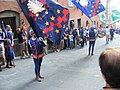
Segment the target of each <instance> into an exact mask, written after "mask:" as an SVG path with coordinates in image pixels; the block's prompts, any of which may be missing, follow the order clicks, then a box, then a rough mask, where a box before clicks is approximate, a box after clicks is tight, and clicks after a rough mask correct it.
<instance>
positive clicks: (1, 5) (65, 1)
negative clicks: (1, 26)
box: [0, 0, 101, 37]
mask: <svg viewBox="0 0 120 90" xmlns="http://www.w3.org/2000/svg"><path fill="white" fill-rule="evenodd" d="M56 1H57V2H58V3H60V4H61V5H63V6H65V7H67V8H68V9H69V10H70V20H69V25H70V24H71V23H72V22H74V25H75V28H77V27H81V26H83V27H86V26H87V25H88V24H89V25H90V26H93V25H95V26H96V27H100V25H101V22H100V17H99V16H98V15H97V16H95V17H93V18H92V19H89V18H88V17H87V16H86V15H84V14H83V13H82V12H81V10H80V9H79V8H77V7H76V6H75V5H73V3H72V2H71V0H56ZM2 20H4V21H5V24H10V25H11V26H12V29H13V32H14V33H16V28H17V27H19V26H20V24H21V21H22V20H24V21H25V22H26V24H27V26H29V24H28V22H27V20H26V18H25V16H24V14H23V12H22V11H21V9H20V8H19V6H18V4H17V1H16V0H0V21H2ZM15 35H16V34H15ZM15 37H16V36H15Z"/></svg>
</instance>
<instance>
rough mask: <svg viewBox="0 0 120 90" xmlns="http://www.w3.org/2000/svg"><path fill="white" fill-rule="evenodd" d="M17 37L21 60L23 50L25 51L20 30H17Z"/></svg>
mask: <svg viewBox="0 0 120 90" xmlns="http://www.w3.org/2000/svg"><path fill="white" fill-rule="evenodd" d="M16 31H17V36H18V44H19V48H20V58H21V59H23V56H24V53H23V52H24V50H25V44H24V43H23V37H22V31H21V29H20V28H17V30H16Z"/></svg>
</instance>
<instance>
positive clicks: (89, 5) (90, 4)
mask: <svg viewBox="0 0 120 90" xmlns="http://www.w3.org/2000/svg"><path fill="white" fill-rule="evenodd" d="M72 2H73V4H75V5H76V6H77V7H78V8H79V9H80V10H81V11H82V12H83V13H84V14H85V15H86V16H87V17H88V18H91V17H93V16H95V15H97V14H99V13H100V12H103V11H104V10H105V8H104V6H103V5H102V4H101V2H100V0H72Z"/></svg>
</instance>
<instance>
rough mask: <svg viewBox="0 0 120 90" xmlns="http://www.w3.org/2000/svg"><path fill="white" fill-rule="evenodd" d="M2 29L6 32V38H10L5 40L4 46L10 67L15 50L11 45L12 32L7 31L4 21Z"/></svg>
mask: <svg viewBox="0 0 120 90" xmlns="http://www.w3.org/2000/svg"><path fill="white" fill-rule="evenodd" d="M2 30H3V32H4V33H5V39H8V40H6V41H4V47H5V57H6V59H7V65H6V67H9V62H10V65H12V63H11V60H13V59H14V51H13V47H12V46H11V44H12V42H13V39H12V32H10V31H9V32H7V31H6V29H5V26H4V23H2Z"/></svg>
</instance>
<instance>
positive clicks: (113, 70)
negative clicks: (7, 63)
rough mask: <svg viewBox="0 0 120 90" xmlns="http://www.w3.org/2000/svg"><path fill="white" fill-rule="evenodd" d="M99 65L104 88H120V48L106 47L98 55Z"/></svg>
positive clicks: (106, 89)
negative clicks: (104, 84)
mask: <svg viewBox="0 0 120 90" xmlns="http://www.w3.org/2000/svg"><path fill="white" fill-rule="evenodd" d="M99 65H100V69H101V72H102V75H103V77H104V79H105V81H106V86H105V87H103V89H104V90H120V49H117V48H107V49H106V50H104V51H103V52H102V53H101V54H100V57H99Z"/></svg>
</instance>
